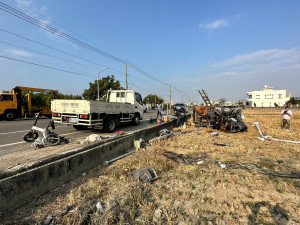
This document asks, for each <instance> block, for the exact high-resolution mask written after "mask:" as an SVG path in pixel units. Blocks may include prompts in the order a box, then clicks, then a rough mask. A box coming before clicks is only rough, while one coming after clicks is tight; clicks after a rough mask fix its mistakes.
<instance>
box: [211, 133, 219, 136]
mask: <svg viewBox="0 0 300 225" xmlns="http://www.w3.org/2000/svg"><path fill="white" fill-rule="evenodd" d="M210 135H211V136H212V137H214V136H218V135H219V133H218V132H212V133H211V134H210Z"/></svg>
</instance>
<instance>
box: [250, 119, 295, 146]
mask: <svg viewBox="0 0 300 225" xmlns="http://www.w3.org/2000/svg"><path fill="white" fill-rule="evenodd" d="M254 125H255V126H256V128H257V130H258V133H259V135H260V136H261V137H262V138H263V139H266V140H270V141H282V142H287V143H293V144H300V141H290V140H284V139H277V138H272V137H271V136H264V135H263V134H262V132H261V130H260V128H259V122H258V121H256V122H254ZM262 141H263V140H262Z"/></svg>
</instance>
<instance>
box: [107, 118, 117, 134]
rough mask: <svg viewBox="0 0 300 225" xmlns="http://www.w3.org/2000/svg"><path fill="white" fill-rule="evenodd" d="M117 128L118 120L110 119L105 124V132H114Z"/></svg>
mask: <svg viewBox="0 0 300 225" xmlns="http://www.w3.org/2000/svg"><path fill="white" fill-rule="evenodd" d="M116 127H117V123H116V120H115V119H114V118H112V117H108V118H107V119H106V120H105V124H104V131H105V132H109V133H111V132H113V131H114V130H115V129H116Z"/></svg>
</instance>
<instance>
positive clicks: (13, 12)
mask: <svg viewBox="0 0 300 225" xmlns="http://www.w3.org/2000/svg"><path fill="white" fill-rule="evenodd" d="M0 6H2V7H3V8H0V9H1V10H3V11H5V12H7V13H9V14H11V15H13V16H16V17H18V18H20V19H22V20H24V21H26V22H28V23H30V24H32V25H35V26H37V27H39V28H42V29H44V30H46V31H48V32H50V33H52V34H54V35H57V36H59V37H61V38H63V39H65V40H68V41H70V42H73V43H75V44H77V45H79V46H82V47H84V48H86V49H88V50H90V51H93V52H95V53H98V54H100V55H103V56H105V57H107V58H110V59H112V60H115V61H117V62H120V63H123V64H128V61H127V60H124V59H121V58H119V57H117V56H114V55H112V54H110V53H107V52H105V51H103V50H101V49H98V48H96V47H94V46H91V45H89V44H87V43H85V42H83V41H80V40H78V39H76V38H74V37H72V36H70V35H68V34H65V33H63V32H62V31H60V30H58V29H56V28H53V27H51V26H49V25H47V24H45V23H42V22H40V21H39V20H36V19H35V18H33V17H30V16H28V15H26V14H24V13H22V12H21V11H19V10H17V9H14V8H12V7H10V6H8V5H6V4H4V3H2V2H0ZM132 67H133V68H134V69H135V70H136V71H138V72H140V73H142V74H144V75H145V76H147V77H149V78H151V79H153V80H155V81H157V82H160V83H162V84H164V85H166V86H170V85H169V84H167V83H165V82H163V81H161V80H159V79H157V78H156V77H154V76H152V75H150V74H148V73H147V72H145V71H144V70H142V69H141V68H140V67H138V66H136V65H134V64H132Z"/></svg>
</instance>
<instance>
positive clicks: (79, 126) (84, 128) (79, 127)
mask: <svg viewBox="0 0 300 225" xmlns="http://www.w3.org/2000/svg"><path fill="white" fill-rule="evenodd" d="M73 127H74V128H75V129H76V130H86V129H88V127H87V126H83V125H73Z"/></svg>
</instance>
